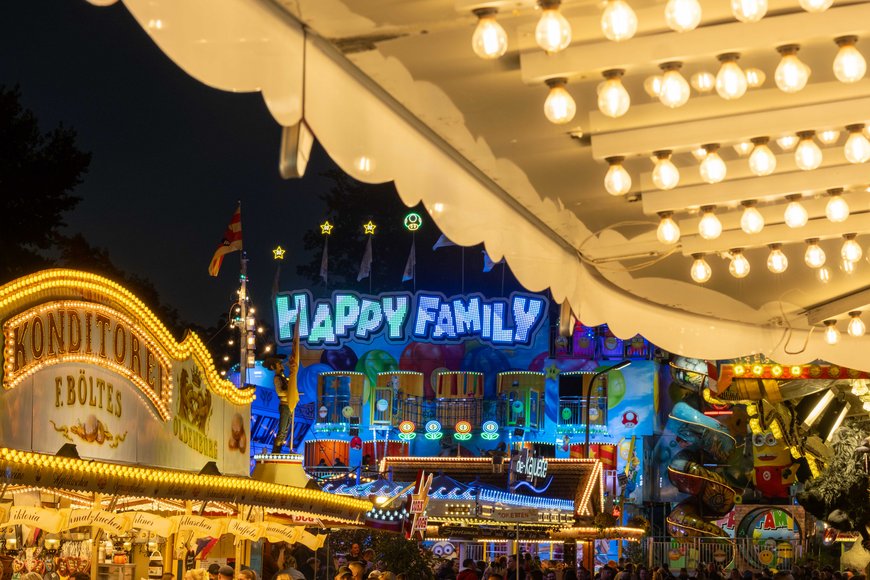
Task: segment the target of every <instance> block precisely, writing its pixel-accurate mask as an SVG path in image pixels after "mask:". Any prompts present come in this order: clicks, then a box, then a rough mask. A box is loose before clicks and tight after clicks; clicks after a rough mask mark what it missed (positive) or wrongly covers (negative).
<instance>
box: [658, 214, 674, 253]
mask: <svg viewBox="0 0 870 580" xmlns="http://www.w3.org/2000/svg"><path fill="white" fill-rule="evenodd" d="M673 215H674V214H673V212H670V211H663V212H661V213H660V214H659V216H660V217H661V221H659V227H658V229H656V237H657V238H658V240H659V241H660V242H661V243H663V244H665V245H668V246H669V245H671V244H676V243H677V242H678V241H680V226H678V225H677V222H675V221H674V218H673V217H672V216H673Z"/></svg>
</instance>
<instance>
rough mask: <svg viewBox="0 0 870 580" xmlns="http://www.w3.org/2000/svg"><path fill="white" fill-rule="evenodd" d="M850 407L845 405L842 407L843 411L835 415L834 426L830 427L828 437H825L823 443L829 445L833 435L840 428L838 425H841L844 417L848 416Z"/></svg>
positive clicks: (847, 404)
mask: <svg viewBox="0 0 870 580" xmlns="http://www.w3.org/2000/svg"><path fill="white" fill-rule="evenodd" d="M849 409H850V405H849V403H846V406H844V407H843V410H842V411H840V414H839V415H837V420H836V421H834V425H833V426H832V427H831V430H830V431H829V432H828V436H827V437H825V443H829V442H830V441H831V439H833V438H834V433H836V432H837V429H839V428H840V425H842V424H843V420H844V419H845V418H846V415H848V414H849Z"/></svg>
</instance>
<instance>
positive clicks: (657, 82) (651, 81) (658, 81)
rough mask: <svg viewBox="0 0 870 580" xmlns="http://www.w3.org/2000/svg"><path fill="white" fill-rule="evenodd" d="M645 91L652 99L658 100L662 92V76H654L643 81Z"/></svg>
mask: <svg viewBox="0 0 870 580" xmlns="http://www.w3.org/2000/svg"><path fill="white" fill-rule="evenodd" d="M643 90H644V91H646V94H648V95H649V96H650V97H652V98H654V99H657V98H659V94H660V93H661V92H662V75H652V76H648V77H646V79H644V81H643Z"/></svg>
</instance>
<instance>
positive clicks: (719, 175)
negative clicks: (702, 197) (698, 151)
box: [698, 143, 728, 183]
mask: <svg viewBox="0 0 870 580" xmlns="http://www.w3.org/2000/svg"><path fill="white" fill-rule="evenodd" d="M704 150H705V151H706V152H707V155H705V156H704V159H703V160H702V161H701V164H700V165H699V166H698V172H699V173H700V174H701V179H702V180H704V181H705V182H707V183H719V182H720V181H722V180H723V179H725V174H726V172H727V170H728V169H727V167H726V166H725V162H724V161H722V158H721V157H719V153H717V151H718V150H719V145H717V144H715V143H712V144H710V145H704Z"/></svg>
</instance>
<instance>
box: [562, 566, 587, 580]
mask: <svg viewBox="0 0 870 580" xmlns="http://www.w3.org/2000/svg"><path fill="white" fill-rule="evenodd" d="M588 572H589V571H588V570H587V573H588ZM562 580H577V572H575V571H574V570H573V569H572V568H568V569H567V570H565V572H563V573H562Z"/></svg>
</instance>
